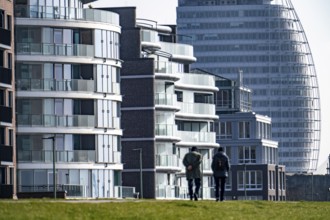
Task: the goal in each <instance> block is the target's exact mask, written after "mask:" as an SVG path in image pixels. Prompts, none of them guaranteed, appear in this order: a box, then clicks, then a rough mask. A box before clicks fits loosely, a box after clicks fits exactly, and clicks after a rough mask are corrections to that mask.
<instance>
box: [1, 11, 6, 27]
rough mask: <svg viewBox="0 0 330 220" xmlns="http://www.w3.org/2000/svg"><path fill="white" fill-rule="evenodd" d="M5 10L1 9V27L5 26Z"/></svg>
mask: <svg viewBox="0 0 330 220" xmlns="http://www.w3.org/2000/svg"><path fill="white" fill-rule="evenodd" d="M4 16H5V12H4V11H3V10H0V28H4V27H5V26H4V23H5V22H4V20H5V17H4Z"/></svg>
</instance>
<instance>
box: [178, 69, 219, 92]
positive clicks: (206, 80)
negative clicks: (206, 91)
mask: <svg viewBox="0 0 330 220" xmlns="http://www.w3.org/2000/svg"><path fill="white" fill-rule="evenodd" d="M178 75H179V77H180V80H179V81H178V82H176V83H177V84H180V85H191V86H192V88H195V87H196V86H197V87H202V86H204V87H209V88H210V89H211V88H212V87H213V88H212V90H215V91H217V90H218V89H217V88H216V86H215V80H214V76H210V75H206V74H193V73H182V74H178Z"/></svg>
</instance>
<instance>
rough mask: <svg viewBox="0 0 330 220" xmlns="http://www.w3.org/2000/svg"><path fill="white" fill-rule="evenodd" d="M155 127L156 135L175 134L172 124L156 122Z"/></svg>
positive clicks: (174, 127)
mask: <svg viewBox="0 0 330 220" xmlns="http://www.w3.org/2000/svg"><path fill="white" fill-rule="evenodd" d="M155 129H156V131H155V133H156V135H158V136H174V135H175V134H176V125H172V124H156V127H155Z"/></svg>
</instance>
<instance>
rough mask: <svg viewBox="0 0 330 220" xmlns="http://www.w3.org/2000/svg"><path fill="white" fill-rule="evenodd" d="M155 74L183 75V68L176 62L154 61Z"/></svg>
mask: <svg viewBox="0 0 330 220" xmlns="http://www.w3.org/2000/svg"><path fill="white" fill-rule="evenodd" d="M155 73H166V74H176V73H183V67H182V65H181V64H178V63H176V62H165V61H155Z"/></svg>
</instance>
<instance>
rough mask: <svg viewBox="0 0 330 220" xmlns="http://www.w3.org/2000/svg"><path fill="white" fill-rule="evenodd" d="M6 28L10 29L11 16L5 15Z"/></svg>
mask: <svg viewBox="0 0 330 220" xmlns="http://www.w3.org/2000/svg"><path fill="white" fill-rule="evenodd" d="M7 29H8V30H10V31H11V16H10V15H7Z"/></svg>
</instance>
